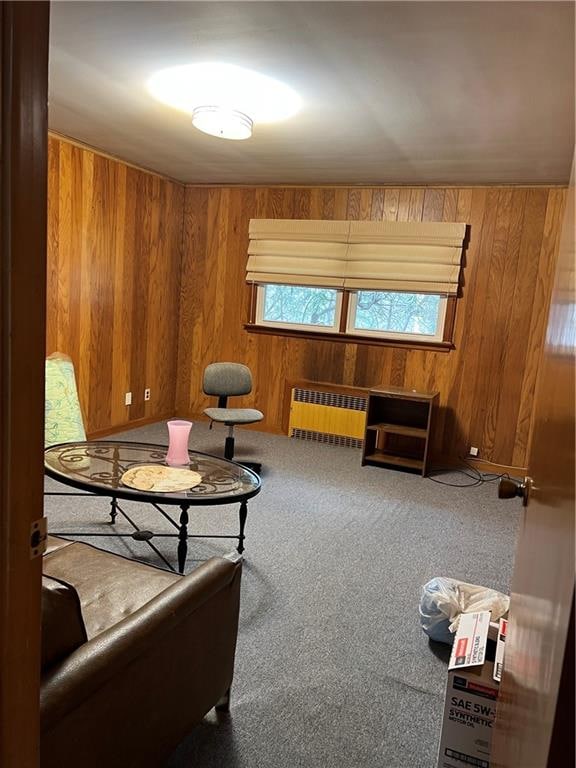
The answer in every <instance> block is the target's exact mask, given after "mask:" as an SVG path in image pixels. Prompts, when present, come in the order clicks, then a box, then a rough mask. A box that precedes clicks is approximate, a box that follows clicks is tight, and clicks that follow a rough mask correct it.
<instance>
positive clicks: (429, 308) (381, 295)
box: [347, 291, 446, 341]
mask: <svg viewBox="0 0 576 768" xmlns="http://www.w3.org/2000/svg"><path fill="white" fill-rule="evenodd" d="M445 315H446V298H444V297H442V296H438V295H436V294H429V293H403V292H400V291H354V292H353V293H351V295H350V304H349V311H348V324H347V330H348V332H349V333H357V334H370V335H374V336H384V337H387V338H397V339H406V340H409V339H415V340H419V341H442V338H443V331H444V318H445Z"/></svg>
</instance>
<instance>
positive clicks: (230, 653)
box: [41, 537, 241, 768]
mask: <svg viewBox="0 0 576 768" xmlns="http://www.w3.org/2000/svg"><path fill="white" fill-rule="evenodd" d="M43 573H44V576H43V584H42V617H43V618H42V623H43V639H42V687H41V723H42V725H41V727H42V737H41V738H42V740H41V766H42V768H116V766H118V768H120V766H121V767H122V768H160V767H161V766H163V765H164V763H165V761H166V759H167V757H168V756H169V755H170V753H171V752H172V750H173V749H174V748H175V746H176V745H177V744H178V743H179V742H180V741H181V740H182V739H183V738H184V737H185V736H186V735H187V734H188V733H189V732H190V730H191V728H192V726H193V725H194V724H195V723H198V722H199V721H200V720H201V719H202V717H203V716H204V715H205V714H206V713H207V712H208V710H210V709H211V708H212V707H214V706H217V707H218V708H220V709H227V706H228V701H229V691H230V685H231V683H232V676H233V670H234V653H235V649H236V636H237V631H238V610H239V601H240V577H241V562H240V561H236V562H234V561H233V560H231V559H227V558H212V559H211V560H208V561H207V562H205V563H203V564H202V565H200V566H199V567H198V568H196V569H195V570H194V571H193V572H192V573H191V574H189V575H187V576H179V575H176V574H173V573H169V572H167V571H164V570H161V569H159V568H154V567H153V566H149V565H146V564H143V563H137V562H134V561H132V560H128V559H127V558H123V557H121V556H118V555H113V554H110V553H108V552H103V551H101V550H98V549H95V548H94V547H91V546H90V545H88V544H83V543H79V542H70V541H65V540H63V539H55V538H53V537H52V538H50V540H49V548H48V550H47V552H46V554H45V555H44V564H43Z"/></svg>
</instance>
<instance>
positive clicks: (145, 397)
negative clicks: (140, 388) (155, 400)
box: [144, 389, 150, 400]
mask: <svg viewBox="0 0 576 768" xmlns="http://www.w3.org/2000/svg"><path fill="white" fill-rule="evenodd" d="M144 400H150V390H149V389H145V390H144Z"/></svg>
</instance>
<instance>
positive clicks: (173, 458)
mask: <svg viewBox="0 0 576 768" xmlns="http://www.w3.org/2000/svg"><path fill="white" fill-rule="evenodd" d="M166 424H167V425H168V453H167V454H166V464H170V466H173V467H181V466H184V465H188V464H190V457H189V456H188V437H189V435H190V430H191V429H192V422H191V421H180V420H179V419H175V420H174V421H168V422H166Z"/></svg>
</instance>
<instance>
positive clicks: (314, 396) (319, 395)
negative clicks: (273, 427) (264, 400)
mask: <svg viewBox="0 0 576 768" xmlns="http://www.w3.org/2000/svg"><path fill="white" fill-rule="evenodd" d="M312 387H313V385H311V386H310V388H300V387H294V388H293V389H292V394H291V398H290V421H289V425H288V434H289V435H290V437H296V438H299V439H301V440H315V441H316V442H319V443H330V444H331V445H345V446H347V447H349V448H362V445H363V443H364V430H365V428H366V409H367V407H368V395H366V396H365V397H363V396H361V395H350V394H346V393H345V391H344V390H343V391H342V392H334V391H325V390H324V391H323V390H322V389H321V388H320V387H319V388H318V389H313V388H312Z"/></svg>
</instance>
